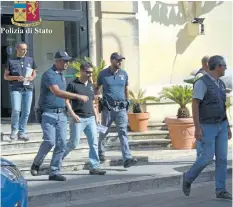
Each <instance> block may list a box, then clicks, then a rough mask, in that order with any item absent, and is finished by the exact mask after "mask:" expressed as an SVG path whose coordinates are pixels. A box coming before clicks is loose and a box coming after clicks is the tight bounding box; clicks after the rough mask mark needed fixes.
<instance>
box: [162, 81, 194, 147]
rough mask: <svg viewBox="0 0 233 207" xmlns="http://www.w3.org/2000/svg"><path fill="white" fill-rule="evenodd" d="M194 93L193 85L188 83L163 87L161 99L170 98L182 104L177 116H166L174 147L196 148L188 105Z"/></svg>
mask: <svg viewBox="0 0 233 207" xmlns="http://www.w3.org/2000/svg"><path fill="white" fill-rule="evenodd" d="M192 94H193V89H192V86H188V85H183V86H178V85H176V86H172V87H168V88H163V90H162V92H161V96H160V99H161V98H166V99H170V100H172V101H174V102H175V103H177V104H179V106H180V107H179V109H178V112H177V116H176V117H166V118H165V122H166V124H167V125H168V130H169V135H170V137H171V142H172V147H173V148H174V149H192V148H195V137H194V130H195V128H194V123H193V119H192V117H190V113H189V109H188V108H187V107H186V105H187V104H188V103H190V102H191V101H192Z"/></svg>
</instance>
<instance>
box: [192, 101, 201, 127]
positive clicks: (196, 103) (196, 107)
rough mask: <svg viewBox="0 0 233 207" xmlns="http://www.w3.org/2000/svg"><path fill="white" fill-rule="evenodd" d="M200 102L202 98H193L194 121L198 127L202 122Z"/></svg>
mask: <svg viewBox="0 0 233 207" xmlns="http://www.w3.org/2000/svg"><path fill="white" fill-rule="evenodd" d="M199 104H200V100H199V99H196V98H193V99H192V113H193V122H194V126H195V127H196V128H200V122H199Z"/></svg>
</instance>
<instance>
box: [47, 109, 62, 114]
mask: <svg viewBox="0 0 233 207" xmlns="http://www.w3.org/2000/svg"><path fill="white" fill-rule="evenodd" d="M43 112H49V113H57V114H58V113H63V112H66V108H57V109H43Z"/></svg>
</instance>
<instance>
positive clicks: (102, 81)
mask: <svg viewBox="0 0 233 207" xmlns="http://www.w3.org/2000/svg"><path fill="white" fill-rule="evenodd" d="M97 85H98V86H103V96H104V97H106V99H107V100H108V101H124V100H125V87H126V86H128V74H127V73H126V71H124V70H122V69H120V70H118V72H116V73H112V72H111V70H110V67H108V68H106V69H104V70H102V71H101V72H100V73H99V76H98V80H97Z"/></svg>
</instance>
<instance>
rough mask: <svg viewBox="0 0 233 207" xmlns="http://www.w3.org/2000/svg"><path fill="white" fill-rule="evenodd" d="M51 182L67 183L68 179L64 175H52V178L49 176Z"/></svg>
mask: <svg viewBox="0 0 233 207" xmlns="http://www.w3.org/2000/svg"><path fill="white" fill-rule="evenodd" d="M49 180H54V181H66V177H65V176H63V175H52V176H49Z"/></svg>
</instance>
